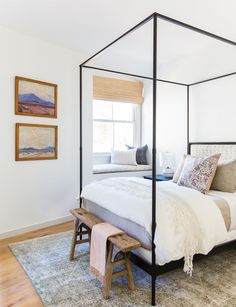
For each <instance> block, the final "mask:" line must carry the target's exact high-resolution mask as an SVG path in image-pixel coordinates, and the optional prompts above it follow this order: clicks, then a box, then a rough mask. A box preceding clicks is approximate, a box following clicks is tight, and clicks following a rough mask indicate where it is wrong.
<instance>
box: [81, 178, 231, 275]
mask: <svg viewBox="0 0 236 307" xmlns="http://www.w3.org/2000/svg"><path fill="white" fill-rule="evenodd" d="M151 184H152V182H151V180H145V179H141V178H131V177H118V178H108V179H104V180H101V181H96V182H93V183H91V184H89V185H87V186H85V187H84V188H83V191H82V194H81V196H82V197H83V198H85V199H88V200H90V201H92V202H94V203H96V204H98V205H99V206H101V207H103V208H105V209H108V210H110V211H111V212H113V213H115V214H117V215H119V216H121V217H124V218H127V219H129V220H131V221H133V222H135V223H137V224H139V225H141V226H143V227H144V228H145V229H146V230H147V231H148V232H149V233H150V234H151V222H152V219H151V208H152V194H151ZM156 221H157V225H156V233H155V240H154V242H155V245H156V262H157V263H158V264H159V265H163V264H165V263H167V262H170V261H172V260H177V259H180V258H182V257H185V267H184V270H185V271H186V272H188V273H190V274H191V273H192V259H193V256H194V254H198V253H200V254H207V253H209V251H210V250H211V249H212V248H213V247H214V246H215V245H218V244H219V243H220V242H222V241H224V240H225V239H226V237H227V230H226V227H225V223H224V219H223V217H222V215H221V212H220V210H219V209H218V207H217V206H216V205H215V204H214V202H213V200H211V199H210V197H207V196H205V195H204V194H202V193H200V192H198V191H196V190H193V189H189V188H185V187H180V186H178V185H177V184H175V183H172V182H157V193H156Z"/></svg>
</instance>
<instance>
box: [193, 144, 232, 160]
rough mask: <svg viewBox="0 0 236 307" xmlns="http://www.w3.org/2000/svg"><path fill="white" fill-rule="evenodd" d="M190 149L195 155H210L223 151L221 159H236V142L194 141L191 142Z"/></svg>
mask: <svg viewBox="0 0 236 307" xmlns="http://www.w3.org/2000/svg"><path fill="white" fill-rule="evenodd" d="M188 151H189V153H190V154H191V155H194V156H210V155H214V154H216V153H221V158H220V161H229V160H236V142H229V143H227V142H219V143H213V142H194V143H189V149H188Z"/></svg>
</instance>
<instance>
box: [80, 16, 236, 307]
mask: <svg viewBox="0 0 236 307" xmlns="http://www.w3.org/2000/svg"><path fill="white" fill-rule="evenodd" d="M158 19H162V20H165V21H167V22H170V23H172V24H175V25H177V26H180V27H183V28H187V29H189V30H192V31H194V32H198V33H200V34H202V35H205V36H208V37H211V38H213V39H216V40H218V41H221V42H223V43H226V44H230V45H233V46H236V42H234V41H231V40H229V39H226V38H224V37H221V36H218V35H215V34H213V33H210V32H207V31H205V30H202V29H199V28H196V27H194V26H191V25H189V24H186V23H183V22H181V21H178V20H176V19H173V18H170V17H168V16H164V15H161V14H159V13H156V12H155V13H153V14H151V15H150V16H148V17H147V18H145V19H144V20H142V21H141V22H140V23H138V24H137V25H135V26H134V27H132V28H131V29H129V30H128V31H127V32H125V33H124V34H122V35H121V36H119V37H118V38H117V39H115V40H114V41H112V42H111V43H110V44H108V45H107V46H105V47H104V48H102V49H101V50H99V51H98V52H96V53H95V54H94V55H92V56H91V57H89V58H88V59H87V60H86V61H84V62H83V63H82V64H80V74H79V75H80V115H79V118H80V134H79V135H80V193H81V191H82V187H83V134H82V132H83V116H82V112H83V88H82V87H83V68H86V69H94V70H99V71H105V72H110V73H117V74H121V75H126V76H132V77H137V78H142V79H149V80H152V87H153V114H152V119H153V139H152V258H151V259H152V261H151V264H150V263H148V262H146V261H145V260H143V259H142V258H140V257H138V256H136V255H132V260H133V262H134V263H136V264H137V265H138V266H140V267H141V268H142V269H144V270H145V271H146V272H147V273H148V274H150V275H151V279H152V282H151V285H152V287H151V305H153V306H155V305H156V293H155V288H156V277H157V275H158V274H161V273H163V272H167V271H170V270H172V269H174V268H176V267H179V265H181V264H182V263H183V260H178V261H173V262H170V263H168V264H166V265H164V266H158V265H156V253H155V244H154V237H155V230H156V180H155V177H156V176H155V175H156V111H157V108H156V106H157V81H158V82H165V83H170V84H175V85H180V86H185V87H186V90H187V97H186V98H187V99H186V100H187V135H186V137H187V150H186V151H187V153H190V150H191V145H192V144H236V142H227V143H226V142H219V143H207V142H198V143H191V142H190V139H189V107H190V106H189V102H190V93H189V92H190V86H194V85H197V84H201V83H205V82H209V81H213V80H217V79H220V78H225V77H228V76H232V75H235V74H236V72H232V73H229V74H225V75H220V76H216V77H214V78H209V79H205V80H200V81H198V82H194V83H190V84H186V83H180V82H175V81H171V80H163V79H158V77H157V42H158V39H157V20H158ZM149 21H153V51H152V54H153V55H152V58H153V59H152V60H153V67H152V69H153V71H152V77H147V76H142V75H137V74H132V73H128V72H123V71H115V70H109V69H105V68H100V67H93V66H89V65H86V64H87V63H88V62H89V61H90V60H92V59H94V58H95V57H96V56H98V55H99V54H100V53H102V52H103V51H104V50H106V49H108V48H109V47H110V46H112V45H114V44H115V43H116V42H118V41H119V40H120V39H122V38H123V37H125V36H127V35H128V34H130V33H131V32H133V31H136V30H137V29H138V28H140V27H142V26H143V25H144V24H146V23H147V22H149ZM80 206H81V202H80ZM227 246H229V244H227ZM221 248H222V246H220V247H216V248H214V249H213V250H212V252H211V254H212V253H215V252H216V251H218V250H219V249H221ZM200 257H201V255H197V257H195V258H200ZM195 258H194V259H195Z"/></svg>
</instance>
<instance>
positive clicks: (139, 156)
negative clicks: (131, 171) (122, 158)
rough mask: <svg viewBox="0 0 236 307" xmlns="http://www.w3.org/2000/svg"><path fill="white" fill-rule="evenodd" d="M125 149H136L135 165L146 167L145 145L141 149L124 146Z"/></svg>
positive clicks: (146, 147)
mask: <svg viewBox="0 0 236 307" xmlns="http://www.w3.org/2000/svg"><path fill="white" fill-rule="evenodd" d="M126 147H127V149H134V148H137V152H136V160H137V163H138V164H142V165H147V149H148V146H147V145H144V146H141V147H135V146H130V145H126Z"/></svg>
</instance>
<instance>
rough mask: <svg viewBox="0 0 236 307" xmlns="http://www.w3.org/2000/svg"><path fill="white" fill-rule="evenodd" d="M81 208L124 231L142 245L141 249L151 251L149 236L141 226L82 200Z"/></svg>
mask: <svg viewBox="0 0 236 307" xmlns="http://www.w3.org/2000/svg"><path fill="white" fill-rule="evenodd" d="M82 206H83V208H84V209H86V210H87V211H89V212H91V213H93V214H94V215H96V216H97V217H99V218H100V219H102V220H104V221H105V222H108V223H111V224H112V225H114V226H116V227H118V228H120V229H121V230H123V231H125V232H126V233H127V234H128V235H130V236H131V237H133V238H135V239H136V240H138V241H139V242H140V243H141V244H142V247H144V248H145V249H148V250H151V246H152V238H151V235H150V234H149V233H148V232H147V230H146V229H145V228H143V227H142V226H140V225H138V224H136V223H134V222H132V221H130V220H128V219H126V218H123V217H120V216H118V215H116V214H115V213H112V212H111V211H109V210H107V209H105V208H102V207H101V206H99V205H97V204H96V203H94V202H91V201H89V200H87V199H83V203H82Z"/></svg>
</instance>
